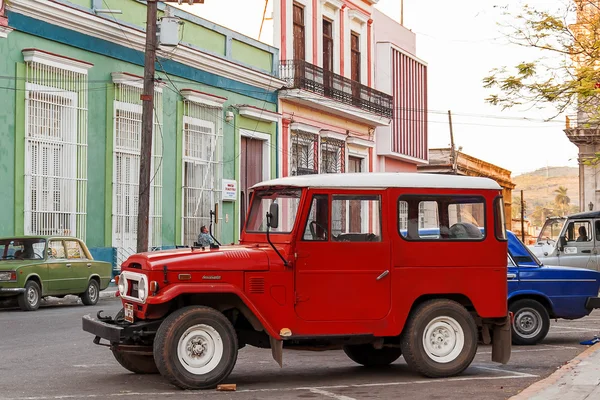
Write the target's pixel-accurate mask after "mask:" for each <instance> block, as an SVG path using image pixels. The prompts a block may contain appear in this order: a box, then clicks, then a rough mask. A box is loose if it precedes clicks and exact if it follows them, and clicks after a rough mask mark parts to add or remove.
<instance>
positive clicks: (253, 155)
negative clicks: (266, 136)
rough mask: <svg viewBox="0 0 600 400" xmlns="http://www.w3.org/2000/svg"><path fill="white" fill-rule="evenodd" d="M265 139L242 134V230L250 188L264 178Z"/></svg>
mask: <svg viewBox="0 0 600 400" xmlns="http://www.w3.org/2000/svg"><path fill="white" fill-rule="evenodd" d="M263 144H264V141H262V140H258V139H253V138H249V137H245V136H242V140H241V147H242V148H241V157H240V202H241V209H240V215H241V223H240V232H241V231H242V230H243V229H244V223H245V222H246V212H247V210H248V203H249V198H248V189H249V188H251V187H252V186H254V185H255V184H257V183H259V182H261V181H263V180H264V174H263V171H264V170H263Z"/></svg>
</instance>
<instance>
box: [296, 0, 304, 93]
mask: <svg viewBox="0 0 600 400" xmlns="http://www.w3.org/2000/svg"><path fill="white" fill-rule="evenodd" d="M305 60H306V44H305V36H304V8H303V7H302V6H299V5H298V4H294V86H295V87H302V85H303V82H304V63H305Z"/></svg>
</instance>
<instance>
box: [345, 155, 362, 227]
mask: <svg viewBox="0 0 600 400" xmlns="http://www.w3.org/2000/svg"><path fill="white" fill-rule="evenodd" d="M362 161H363V159H362V158H358V157H348V172H363V171H362ZM360 206H361V204H360V200H350V201H349V204H348V210H349V215H348V220H349V225H350V226H349V228H350V229H349V230H348V231H349V232H360V231H361V221H362V215H361V208H360Z"/></svg>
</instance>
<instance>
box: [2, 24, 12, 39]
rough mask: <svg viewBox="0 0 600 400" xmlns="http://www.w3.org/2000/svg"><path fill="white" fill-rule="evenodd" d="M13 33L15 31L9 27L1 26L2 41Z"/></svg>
mask: <svg viewBox="0 0 600 400" xmlns="http://www.w3.org/2000/svg"><path fill="white" fill-rule="evenodd" d="M12 31H13V29H12V28H9V27H8V26H0V39H6V38H7V37H8V34H9V33H11V32H12Z"/></svg>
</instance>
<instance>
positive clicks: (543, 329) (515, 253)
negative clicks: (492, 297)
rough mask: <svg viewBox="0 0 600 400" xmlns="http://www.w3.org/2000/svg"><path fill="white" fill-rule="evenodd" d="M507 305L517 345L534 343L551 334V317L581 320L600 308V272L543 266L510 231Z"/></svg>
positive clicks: (508, 232) (514, 340)
mask: <svg viewBox="0 0 600 400" xmlns="http://www.w3.org/2000/svg"><path fill="white" fill-rule="evenodd" d="M507 235H508V275H507V278H508V307H509V310H510V311H512V312H513V313H514V322H513V325H512V340H513V343H514V344H521V345H533V344H536V343H539V342H540V341H541V340H543V339H544V338H545V337H546V335H547V334H548V330H549V329H550V319H555V318H564V319H578V318H583V317H585V316H586V315H588V314H589V313H590V312H591V311H592V310H593V309H594V308H599V307H600V299H599V298H598V290H599V289H600V272H597V271H592V270H589V269H585V268H574V267H562V266H547V265H544V264H543V263H542V262H541V261H540V260H539V259H538V258H537V257H536V256H535V254H533V253H532V252H531V251H530V249H529V248H528V247H527V246H525V245H524V244H523V242H521V241H520V240H519V238H518V237H517V236H516V235H515V234H514V233H513V232H510V231H507Z"/></svg>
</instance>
